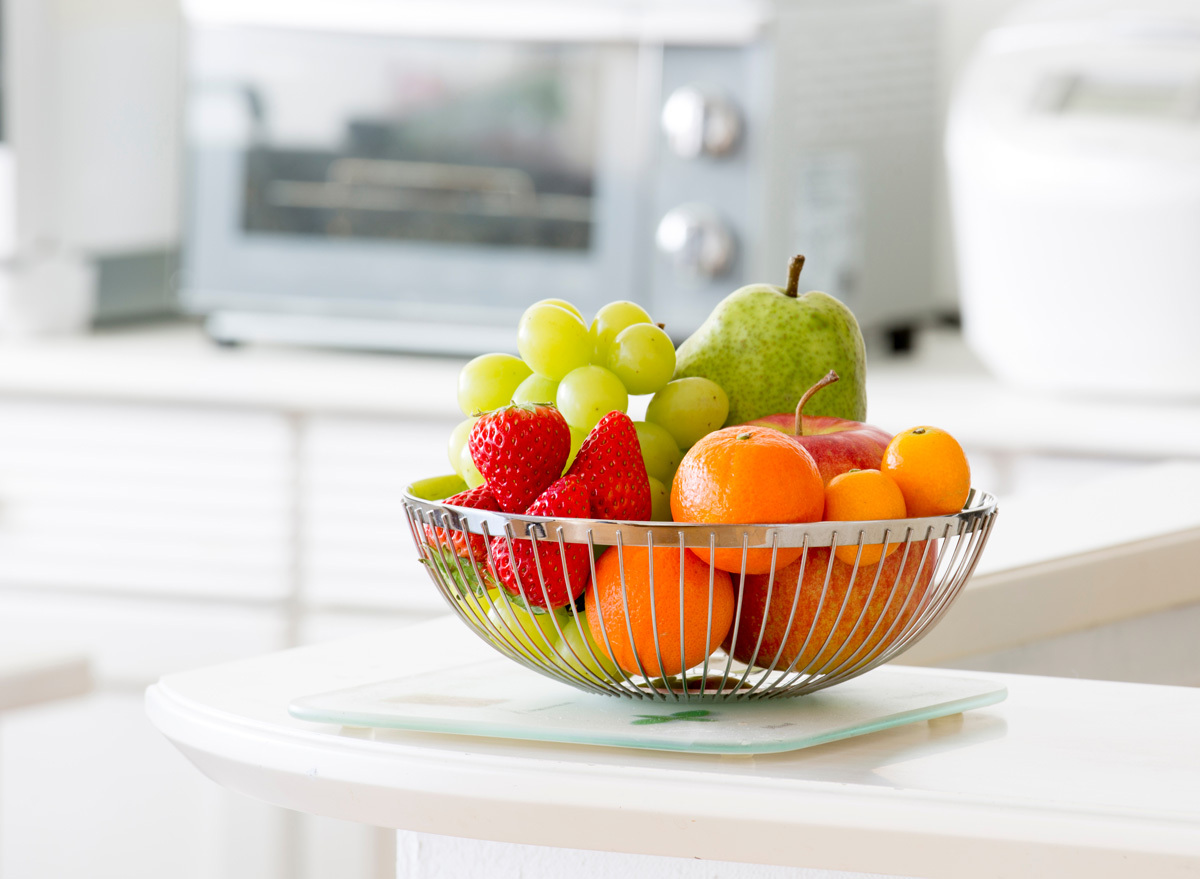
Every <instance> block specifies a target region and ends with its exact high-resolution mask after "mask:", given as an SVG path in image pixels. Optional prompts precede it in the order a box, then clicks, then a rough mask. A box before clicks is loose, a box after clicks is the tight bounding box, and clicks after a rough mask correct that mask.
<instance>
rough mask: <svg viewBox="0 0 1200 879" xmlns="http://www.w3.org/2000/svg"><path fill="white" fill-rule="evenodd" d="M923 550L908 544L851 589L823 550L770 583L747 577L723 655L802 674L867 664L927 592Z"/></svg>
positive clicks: (930, 556) (929, 560) (933, 555)
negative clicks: (733, 635) (733, 636)
mask: <svg viewBox="0 0 1200 879" xmlns="http://www.w3.org/2000/svg"><path fill="white" fill-rule="evenodd" d="M925 547H926V542H925V541H913V543H912V544H911V545H910V546H909V548H908V555H907V557H905V554H904V550H903V549H901V550H900V551H898V552H894V553H892V554H891V555H889V556H888V557H887V558H885V559H884V560H883V562H882V563H880V564H874V565H860V566H859V569H858V575H857V576H856V577H855V578H854V583H853V587H851V583H850V574H851V572H852V571H853V570H854V566H853V565H848V564H846V563H845V562H843V561H842V560H841V559H839V558H837V556H831V554H830V552H829V548H828V547H819V548H813V549H810V550H809V551H808V559H807V561H806V562H805V561H804V560H803V559H797V560H796V561H794V562H792V563H791V564H789V565H785V566H784V567H782V568H780V569H779V570H778V571H777V572H776V574H775V578H774V582H773V583H772V582H771V578H770V576H769V575H767V574H758V575H753V576H747V577H746V581H745V586H744V588H743V591H742V599H741V605H740V608H739V611H738V617H737V622H736V623H735V625H734V627H733V629H734V631H735V632H736V633H737V640H736V642H732V641H731V639H729V638H727V639H726V644H725V645H724V646H725V649H726V650H730V648H731V647H732V650H731V652H732V653H733V657H734V659H737V660H738V661H739V662H746V663H751V662H752V663H753V664H754V665H755V666H758V667H762V668H771V667H773V668H778V669H788V668H792V669H794V670H801V669H805V668H806V667H807V670H808V671H809V672H810V673H815V672H818V671H824V672H830V671H833V669H834V667H835V666H840V665H845V664H849V665H858V664H859V663H860V662H863V661H868V660H870V659H873V658H874V657H876V656H878V655H879V654H880V653H881V652H882V651H883V650H885V649H886V648H887V647H888V646H890V645H891V644H893V643H894V642H895V641H896V639H897V638H898V637H899V636H900V635H901V634H902V633H903V632H904V629H905V627H906V626H907V625H908V624H909V622H910V621H911V620H912V617H913V615H914V614H915V613H916V612H917V610H918V608H919V607H920V604H921V599H922V597H923V596H924V595H925V591H926V590H927V589H928V588H929V583H930V581H931V580H932V578H933V569H934V566H935V564H936V563H937V542H936V541H934V542H932V543H931V544H930V545H929V549H928V551H926V549H925ZM902 560H903V562H904V564H903V567H902V566H901V564H900V563H901V561H902ZM802 563H803V570H802ZM830 565H832V570H828V569H829V566H830ZM827 570H828V574H829V576H828V583H829V587H828V589H826V588H825V583H826V572H827ZM918 571H919V574H920V576H919V577H918ZM877 573H878V575H879V578H878V580H876V576H875V575H876V574H877ZM914 583H915V584H916V586H915V588H914ZM872 586H874V590H875V591H874V592H872V591H871V589H872ZM797 587H798V588H799V598H798V599H797V597H796V593H797ZM768 591H769V592H770V601H769V603H768V599H767V595H768ZM822 594H824V600H823V601H822ZM847 594H848V596H849V597H847ZM868 596H870V601H869V602H868V601H867V598H868ZM793 605H794V610H793ZM843 605H845V608H844V609H843ZM818 611H819V612H818ZM789 620H790V622H791V624H790V625H789ZM835 623H836V626H837V629H836V631H834V625H835ZM760 630H761V633H762V641H761V643H760V642H759V633H760ZM831 632H832V633H833V635H832V637H830V633H831ZM810 633H811V634H810ZM868 638H869V639H870V640H869V641H868ZM756 647H757V652H756ZM776 655H778V659H776ZM793 661H794V662H795V665H793V664H792V663H793Z"/></svg>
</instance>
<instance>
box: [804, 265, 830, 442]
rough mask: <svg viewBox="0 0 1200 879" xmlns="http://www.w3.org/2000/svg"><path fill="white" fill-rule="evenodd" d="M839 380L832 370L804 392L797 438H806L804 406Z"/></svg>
mask: <svg viewBox="0 0 1200 879" xmlns="http://www.w3.org/2000/svg"><path fill="white" fill-rule="evenodd" d="M800 259H801V260H803V259H804V257H800ZM837 380H838V374H837V372H835V371H834V370H832V369H831V370H829V372H827V373H825V375H824V376H822V377H821V379H820V380H819V381H818V382H817V383H816V384H815V385H813V386H812V387H811V388H809V389H808V390H807V391H805V392H804V396H803V397H801V398H800V402H799V403H797V404H796V436H804V419H803V417H802V416H801V414H800V413H801V412H803V411H804V404H805V403H807V402H808V401H809V400H810V399H812V395H813V394H815V393H816V392H817V391H819V390H821V388H824V387H827V386H828V385H831V384H833V383H834V382H835V381H837Z"/></svg>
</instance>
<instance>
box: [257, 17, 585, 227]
mask: <svg viewBox="0 0 1200 879" xmlns="http://www.w3.org/2000/svg"><path fill="white" fill-rule="evenodd" d="M279 39H280V40H281V41H283V42H278V43H277V44H276V45H275V47H274V50H275V51H276V52H277V53H278V54H279V55H280V56H281V58H282V57H283V56H285V55H286V53H287V51H288V47H287V44H286V38H285V37H280V38H279ZM342 39H343V41H344V42H345V43H353V42H354V38H342ZM358 42H359V43H360V44H361V47H362V48H363V49H364V51H362V52H361V53H355V52H351V51H343V52H340V53H339V52H333V53H330V52H328V51H327V50H328V48H329V44H328V42H326V43H322V48H323V49H324V50H326V51H323V52H322V53H321V55H318V56H316V57H318V58H321V57H322V56H324V57H323V58H322V60H317V61H315V62H314V63H312V64H308V63H305V64H303V65H299V66H298V65H296V64H294V63H292V64H290V65H289V64H287V63H282V62H281V64H280V65H279V66H278V67H277V68H274V69H269V70H267V71H266V72H265V73H262V75H259V76H254V75H253V72H251V71H247V73H248V74H249V75H248V76H247V77H246V79H244V80H243V83H242V88H243V90H244V94H246V95H247V96H248V104H249V106H250V107H251V116H252V118H253V120H254V123H253V130H252V134H251V137H250V138H249V143H248V144H247V145H246V147H245V172H246V173H245V181H246V188H245V194H244V210H243V216H242V222H243V227H244V228H245V230H246V231H247V232H251V233H255V232H258V233H283V234H292V235H295V234H301V235H319V236H330V237H339V236H340V237H353V238H374V239H401V240H420V241H438V242H459V243H471V244H486V245H496V246H519V247H537V248H553V249H570V250H584V249H587V248H588V247H589V246H590V243H591V227H592V197H593V177H594V162H595V157H594V140H595V136H596V120H595V119H594V114H595V108H596V105H597V95H596V91H597V88H598V73H599V65H598V61H597V57H596V55H595V51H594V50H591V49H588V48H586V47H564V46H553V45H529V46H517V45H497V44H493V43H482V44H475V43H463V42H444V43H439V44H432V45H431V43H430V42H428V41H422V42H421V43H419V44H417V43H413V44H411V45H408V46H407V47H406V44H405V43H403V42H399V43H398V42H397V41H396V40H389V41H387V42H386V47H387V48H386V51H381V46H380V43H381V42H382V41H374V40H371V39H368V38H361V39H359V40H358ZM343 48H344V49H346V48H347V47H343ZM305 49H306V47H305V46H302V45H299V43H297V45H296V46H295V50H296V57H297V58H305V60H306V61H307V58H308V57H314V56H308V55H307V53H306V52H305ZM291 60H293V61H294V60H295V59H291ZM285 61H286V59H285ZM347 64H352V65H356V69H353V70H347V69H346V68H345V65H347ZM367 77H369V78H370V79H371V82H370V88H369V89H365V90H364V89H363V88H362V83H363V81H364V78H367ZM309 96H311V102H310V106H311V116H312V119H306V118H305V117H304V113H305V104H306V100H305V99H306V97H309ZM277 117H278V118H277ZM316 120H320V121H319V122H318V121H316ZM314 131H319V132H320V133H319V134H317V135H316V136H314ZM314 141H317V142H314Z"/></svg>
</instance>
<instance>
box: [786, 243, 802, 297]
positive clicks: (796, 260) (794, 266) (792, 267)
mask: <svg viewBox="0 0 1200 879" xmlns="http://www.w3.org/2000/svg"><path fill="white" fill-rule="evenodd" d="M802 271H804V254H802V253H797V254H796V255H795V256H793V257H792V258H791V260H790V261H789V262H788V280H787V287H785V288H784V290H783V292H784V294H785V295H787V296H790V297H792V298H793V299H795V298H796V297H797V296H799V295H800V273H801V272H802Z"/></svg>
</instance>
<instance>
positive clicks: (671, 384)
mask: <svg viewBox="0 0 1200 879" xmlns="http://www.w3.org/2000/svg"><path fill="white" fill-rule="evenodd" d="M517 350H518V351H519V352H520V356H519V357H517V356H514V355H512V354H500V353H495V354H483V355H480V356H479V357H476V358H475V359H474V360H472V361H470V362H469V363H467V364H466V365H465V366H464V367H463V368H462V371H461V372H460V373H459V376H458V405H459V408H460V409H461V410H462V412H463V414H464V415H466V416H467V419H466V420H465V421H463V422H461V423H460V424H458V425H457V426H456V427H455V428H454V430H453V431H452V432H451V434H450V440H449V447H448V450H447V451H448V454H449V457H450V463H451V466H453V467H454V470H455V472H456V473H458V474H459V476H461V477H462V478H463V480H464V481H465V482H466V483H467V485H468V486H469V487H471V488H474V487H476V486H478V485H481V484H483V482H484V477H483V476H482V475H481V474H480V472H479V470H478V468H477V467H476V466H475V462H474V461H473V460H472V459H471V453H470V450H469V449H468V446H467V439H468V437H469V435H470V433H471V428H472V426H473V425H474V423H475V421H476V420H477V418H478V417H479V415H480V414H481V413H483V412H489V411H492V410H494V409H498V408H500V407H502V406H506V405H508V404H509V403H527V404H534V403H551V404H553V405H554V406H556V407H557V408H558V410H559V411H560V412H561V413H562V415H563V417H564V418H565V419H566V421H567V425H568V426H569V427H570V430H571V452H570V456H569V458H568V461H567V466H568V467H569V466H570V464H571V462H572V461H573V460H574V458H575V454H576V453H577V452H578V451H579V447H580V445H581V444H582V443H583V440H584V438H585V437H586V436H587V435H588V432H589V431H591V429H592V428H593V427H595V426H596V424H597V423H598V422H599V421H600V419H601V418H603V417H604V416H605V415H607V414H608V413H609V412H613V411H619V412H628V410H629V398H630V397H631V396H642V395H647V394H653V395H654V396H653V397H652V398H651V399H650V401H649V403H648V404H647V407H646V420H645V421H639V422H636V423H635V427H636V428H637V434H638V442H639V445H640V446H641V452H642V458H643V460H644V462H645V464H646V471H647V473H648V474H649V477H650V490H651V496H652V498H653V501H654V518H656V519H664V520H665V519H669V518H670V506H669V502H668V495H669V493H670V485H671V480H672V478H673V477H674V475H675V468H676V467H678V465H679V460H680V458H681V457H682V453H683V450H685V449H687V448H689V447H690V446H691V445H692V444H693V443H695V442H696V440H698V439H699V438H700V437H701V436H703V435H704V434H706V433H708V432H709V431H712V430H716V429H717V428H719V427H721V426H722V424H723V423H724V421H725V418H726V415H727V414H728V411H729V400H728V398H727V397H726V395H725V393H724V391H722V390H721V388H720V387H719V386H718V385H716V384H715V383H714V382H711V381H709V380H708V379H704V378H684V379H678V380H675V381H672V375H674V372H675V345H674V343H673V342H672V341H671V337H670V336H669V335H667V333H666V331H665V330H664V329H663V328H662V327H661V326H660V325H658V324H656V323H654V321H653V320H652V319H651V317H650V315H649V314H648V313H647V312H646V310H645V309H644V308H642V307H641V306H640V305H637V304H636V303H633V302H628V301H624V300H620V301H616V302H610V303H608V304H607V305H605V306H603V307H602V308H600V310H599V311H597V312H596V315H595V317H594V318H593V319H592V321H591V323H590V324H588V323H587V322H586V321H585V320H584V318H583V315H582V314H581V313H580V311H579V309H578V308H576V307H575V306H574V305H572V304H571V303H570V302H566V301H564V300H562V299H543V300H541V301H539V302H535V303H534V304H533V305H531V306H529V308H527V309H526V310H525V313H524V314H523V315H522V316H521V320H520V322H519V323H518V324H517Z"/></svg>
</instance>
